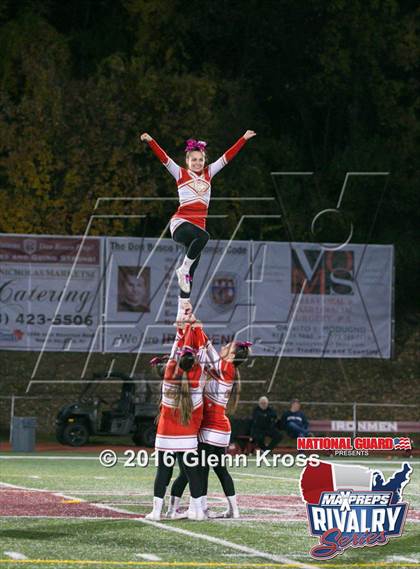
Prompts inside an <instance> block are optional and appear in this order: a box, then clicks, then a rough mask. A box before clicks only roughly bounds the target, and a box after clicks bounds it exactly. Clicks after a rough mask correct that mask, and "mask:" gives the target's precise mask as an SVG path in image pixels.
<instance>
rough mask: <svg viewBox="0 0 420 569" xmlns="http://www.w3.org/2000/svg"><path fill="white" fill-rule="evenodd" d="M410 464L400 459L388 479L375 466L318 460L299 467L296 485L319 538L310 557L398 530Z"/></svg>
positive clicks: (383, 539)
mask: <svg viewBox="0 0 420 569" xmlns="http://www.w3.org/2000/svg"><path fill="white" fill-rule="evenodd" d="M412 471H413V469H412V467H411V466H410V465H409V464H408V463H404V464H403V465H402V466H401V468H400V469H399V470H397V471H396V472H394V474H392V475H391V476H390V477H389V478H388V479H387V480H386V479H385V477H384V475H383V474H382V472H380V471H379V470H370V469H369V468H367V467H365V466H353V465H351V466H347V465H342V464H331V463H328V462H320V463H319V465H318V466H312V465H310V464H308V465H307V466H306V467H305V468H304V469H303V471H302V474H301V478H300V491H301V495H302V499H303V501H304V502H305V503H306V510H307V516H308V522H309V531H310V534H311V535H312V536H314V537H318V538H319V544H317V545H315V546H314V547H312V549H311V551H310V555H311V556H312V557H313V558H314V559H331V558H332V557H335V556H336V555H339V554H341V553H343V552H344V551H345V550H346V549H349V548H350V547H353V548H355V547H367V546H369V547H372V546H375V545H385V544H386V543H388V541H389V538H391V537H399V536H401V534H402V531H403V529H404V524H405V518H406V515H407V510H408V504H407V503H406V502H403V501H402V493H403V489H404V487H405V486H406V485H407V484H408V482H409V481H410V475H411V473H412Z"/></svg>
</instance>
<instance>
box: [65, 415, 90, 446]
mask: <svg viewBox="0 0 420 569" xmlns="http://www.w3.org/2000/svg"><path fill="white" fill-rule="evenodd" d="M62 438H63V441H64V444H66V445H70V446H72V447H81V446H83V445H85V444H86V443H87V442H88V441H89V429H88V428H87V427H86V425H85V423H82V422H81V421H76V422H75V423H67V425H66V426H65V427H64V429H63V433H62Z"/></svg>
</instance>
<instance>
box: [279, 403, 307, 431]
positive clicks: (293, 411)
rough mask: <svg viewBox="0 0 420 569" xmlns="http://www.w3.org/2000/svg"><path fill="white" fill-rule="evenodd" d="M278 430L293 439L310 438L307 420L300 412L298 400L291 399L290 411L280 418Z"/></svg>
mask: <svg viewBox="0 0 420 569" xmlns="http://www.w3.org/2000/svg"><path fill="white" fill-rule="evenodd" d="M280 428H281V429H284V430H285V431H286V433H287V434H288V435H289V437H292V438H293V439H297V438H298V437H309V436H310V433H309V424H308V420H307V419H306V417H305V414H304V413H303V411H300V401H299V399H292V401H291V403H290V409H289V410H288V411H285V412H284V413H283V415H282V416H281V419H280Z"/></svg>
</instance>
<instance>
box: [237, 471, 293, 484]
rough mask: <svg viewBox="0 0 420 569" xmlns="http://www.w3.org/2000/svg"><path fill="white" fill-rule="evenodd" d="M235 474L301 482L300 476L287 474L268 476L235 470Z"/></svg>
mask: <svg viewBox="0 0 420 569" xmlns="http://www.w3.org/2000/svg"><path fill="white" fill-rule="evenodd" d="M235 476H250V477H251V478H269V479H270V480H287V482H296V483H298V482H299V478H288V477H287V476H267V475H266V474H253V473H252V472H235Z"/></svg>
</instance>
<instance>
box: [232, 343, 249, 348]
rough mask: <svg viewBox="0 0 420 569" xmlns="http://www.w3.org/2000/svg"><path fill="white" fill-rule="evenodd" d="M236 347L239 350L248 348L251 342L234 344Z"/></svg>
mask: <svg viewBox="0 0 420 569" xmlns="http://www.w3.org/2000/svg"><path fill="white" fill-rule="evenodd" d="M236 345H237V346H238V347H240V348H249V347H250V346H252V342H236Z"/></svg>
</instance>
